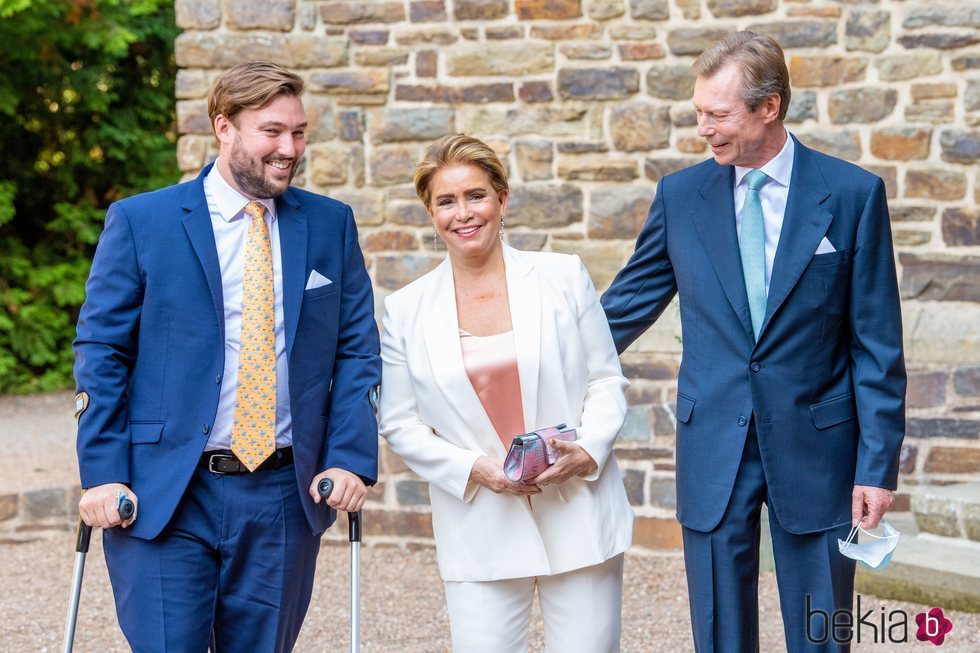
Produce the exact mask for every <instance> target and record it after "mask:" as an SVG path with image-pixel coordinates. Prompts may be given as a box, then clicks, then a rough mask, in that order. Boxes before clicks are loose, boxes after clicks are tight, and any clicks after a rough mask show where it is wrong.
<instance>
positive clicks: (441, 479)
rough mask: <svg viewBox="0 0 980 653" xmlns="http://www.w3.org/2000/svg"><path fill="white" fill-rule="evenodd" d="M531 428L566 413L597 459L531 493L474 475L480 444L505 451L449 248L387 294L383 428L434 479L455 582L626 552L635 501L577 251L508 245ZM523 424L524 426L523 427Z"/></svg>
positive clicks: (605, 343) (441, 537)
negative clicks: (475, 374)
mask: <svg viewBox="0 0 980 653" xmlns="http://www.w3.org/2000/svg"><path fill="white" fill-rule="evenodd" d="M504 264H505V268H506V277H507V292H508V294H509V300H510V311H511V320H512V322H513V327H514V342H515V347H516V350H517V366H518V373H519V377H520V382H521V397H522V401H523V405H524V424H525V426H526V427H527V429H528V430H532V429H538V428H544V427H548V426H554V425H556V424H560V423H565V424H567V425H568V426H569V427H574V428H576V429H577V430H578V443H579V444H580V445H581V446H582V447H584V448H585V449H586V450H587V451H588V452H589V454H590V455H591V456H592V457H593V458H594V459H595V461H596V462H597V463H598V466H599V467H598V471H597V472H596V473H594V474H593V475H592V476H591V477H589V478H584V479H583V478H572V479H570V480H568V481H566V482H565V483H563V484H561V485H550V486H548V487H544V488H543V490H544V491H543V493H542V494H540V495H536V496H534V497H532V499H531V502H530V503H529V502H528V500H527V499H526V498H524V497H518V496H514V495H508V494H495V493H494V492H492V491H491V490H488V489H487V488H484V487H482V486H478V485H476V484H475V483H471V482H469V475H470V470H471V468H472V467H473V463H474V462H475V461H476V459H477V458H478V457H479V456H481V455H487V456H490V457H492V458H494V459H497V460H499V461H501V463H502V462H503V459H504V456H505V454H506V451H505V449H504V446H503V444H502V443H501V441H500V438H499V437H498V436H497V433H496V431H494V428H493V425H492V424H491V422H490V418H489V417H488V416H487V414H486V411H485V410H484V409H483V405H482V404H481V403H480V399H479V397H478V396H477V394H476V392H475V391H474V390H473V386H472V384H471V383H470V380H469V377H468V376H467V374H466V370H465V368H464V367H463V357H462V350H461V348H460V341H459V322H458V319H457V313H456V299H455V292H454V285H453V273H452V267H451V266H450V263H449V260H448V259H447V260H446V261H444V262H443V263H442V264H441V265H439V266H438V267H437V268H436V269H435V270H433V271H432V272H430V273H428V274H426V275H425V276H423V277H421V278H420V279H418V280H416V281H414V282H413V283H411V284H409V285H408V286H405V287H404V288H402V289H401V290H399V291H398V292H395V293H394V294H392V295H390V296H389V297H388V298H387V299H386V300H385V315H384V321H383V324H384V337H383V339H382V342H381V356H382V360H383V364H384V370H383V377H382V378H383V387H382V391H381V435H382V436H383V437H384V438H385V439H386V440H387V441H388V444H389V445H390V446H391V448H392V449H393V450H394V452H395V453H396V454H398V455H399V456H401V457H402V458H403V459H404V460H405V462H406V463H407V464H408V466H409V467H411V468H412V469H413V470H414V471H415V472H416V473H417V474H418V475H419V476H421V477H422V478H424V479H425V480H426V481H428V482H429V495H430V498H431V504H432V526H433V531H434V534H435V539H436V548H437V553H438V558H439V569H440V572H441V575H442V578H443V579H444V580H447V581H486V580H499V579H505V578H522V577H528V576H541V575H548V574H557V573H562V572H566V571H571V570H573V569H580V568H582V567H587V566H591V565H595V564H599V563H601V562H603V561H605V560H607V559H609V558H611V557H613V556H615V555H617V554H619V553H622V552H623V551H625V550H626V549H627V548H628V547H629V545H630V541H631V539H632V530H633V517H634V515H633V510H632V508H631V507H630V505H629V501H628V500H627V498H626V491H625V489H624V487H623V481H622V477H621V476H620V473H619V467H618V465H617V464H616V459H615V457H614V456H613V453H612V448H613V442H614V441H615V439H616V435H617V434H618V433H619V430H620V428H621V427H622V425H623V420H624V419H625V416H626V399H625V397H624V395H623V390H624V389H625V388H626V387H627V386H628V385H629V383H628V381H627V380H626V379H625V378H624V377H623V375H622V370H621V368H620V365H619V358H618V356H617V355H616V348H615V346H614V345H613V341H612V336H611V335H610V332H609V326H608V324H607V322H606V317H605V314H604V313H603V311H602V308H601V307H600V306H599V301H598V298H597V296H596V292H595V289H594V288H593V286H592V281H591V279H590V278H589V275H588V272H587V271H586V269H585V266H584V265H582V262H581V261H580V260H579V258H578V257H577V256H569V255H566V254H553V253H543V252H522V251H518V250H515V249H512V248H510V247H507V246H505V247H504ZM514 435H516V434H514Z"/></svg>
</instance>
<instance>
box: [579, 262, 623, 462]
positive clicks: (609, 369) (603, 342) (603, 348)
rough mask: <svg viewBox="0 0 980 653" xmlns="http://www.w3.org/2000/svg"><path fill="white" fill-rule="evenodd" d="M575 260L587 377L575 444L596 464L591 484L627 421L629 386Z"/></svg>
mask: <svg viewBox="0 0 980 653" xmlns="http://www.w3.org/2000/svg"><path fill="white" fill-rule="evenodd" d="M576 260H578V270H576V277H575V278H574V280H573V283H574V284H575V290H576V296H577V300H578V331H579V337H580V338H581V339H582V348H583V350H584V351H585V354H586V365H587V367H588V374H589V379H588V386H587V391H586V394H585V401H584V402H583V407H582V426H581V427H580V428H579V433H578V445H579V446H581V447H582V448H583V449H585V450H586V451H587V452H588V453H589V455H590V456H592V459H593V460H595V462H596V465H597V467H596V471H595V472H593V473H592V474H590V475H589V476H585V477H584V478H585V480H586V481H594V480H596V479H597V478H599V474H601V473H602V469H603V467H604V466H605V464H606V459H607V458H609V454H611V453H612V449H613V445H614V444H615V443H616V436H617V435H618V434H619V431H620V429H622V428H623V422H624V421H625V420H626V396H625V395H624V394H623V391H624V390H625V389H626V388H627V387H628V386H629V381H627V380H626V378H625V377H624V376H623V371H622V368H621V367H620V364H619V356H618V355H617V353H616V346H615V344H613V339H612V334H611V333H610V332H609V325H608V323H607V322H606V316H605V315H604V314H603V312H602V307H601V306H600V305H599V298H598V297H597V296H596V292H595V288H594V287H593V286H592V279H591V278H590V277H589V273H588V271H587V270H586V269H585V266H584V265H583V264H582V261H581V260H579V259H578V257H576Z"/></svg>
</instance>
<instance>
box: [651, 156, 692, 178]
mask: <svg viewBox="0 0 980 653" xmlns="http://www.w3.org/2000/svg"><path fill="white" fill-rule="evenodd" d="M700 161H701V160H700V159H693V158H691V159H674V158H650V159H646V160H645V161H644V162H643V174H644V175H646V178H647V179H649V180H650V181H660V179H661V178H662V177H666V176H667V175H669V174H670V173H672V172H677V171H678V170H683V169H684V168H687V167H689V166H692V165H694V164H695V163H699V162H700Z"/></svg>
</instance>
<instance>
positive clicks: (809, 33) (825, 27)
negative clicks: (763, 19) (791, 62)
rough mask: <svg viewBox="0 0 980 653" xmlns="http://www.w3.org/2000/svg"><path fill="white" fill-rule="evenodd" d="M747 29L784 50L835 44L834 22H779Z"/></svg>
mask: <svg viewBox="0 0 980 653" xmlns="http://www.w3.org/2000/svg"><path fill="white" fill-rule="evenodd" d="M748 29H749V31H752V32H755V33H756V34H765V35H767V36H771V37H773V38H774V39H776V42H778V43H779V45H780V46H782V47H783V48H784V49H788V48H825V47H827V46H830V45H833V44H835V43H837V23H836V21H835V22H827V21H823V20H781V21H777V22H772V23H758V24H756V25H749V27H748Z"/></svg>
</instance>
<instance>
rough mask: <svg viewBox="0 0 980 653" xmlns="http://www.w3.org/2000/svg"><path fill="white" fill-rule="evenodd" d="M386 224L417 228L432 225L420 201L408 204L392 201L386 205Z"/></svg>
mask: <svg viewBox="0 0 980 653" xmlns="http://www.w3.org/2000/svg"><path fill="white" fill-rule="evenodd" d="M386 218H387V222H392V223H394V224H404V225H414V226H417V227H428V226H431V224H432V218H430V217H429V214H428V212H426V210H425V207H424V206H423V205H422V203H421V201H419V200H413V201H408V202H401V201H392V202H391V203H390V204H389V205H388V209H387V212H386Z"/></svg>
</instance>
